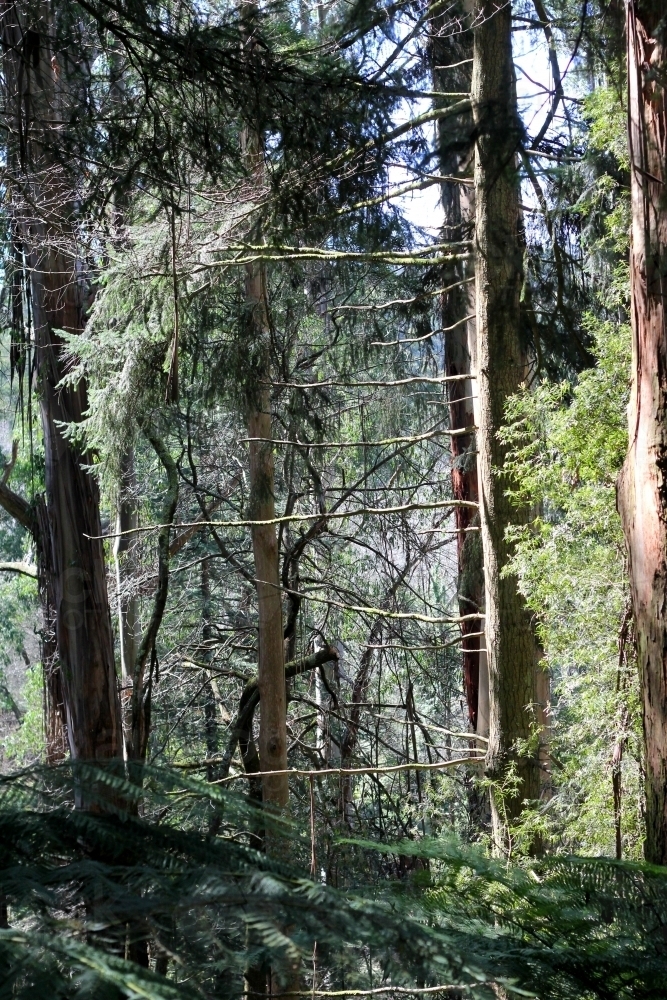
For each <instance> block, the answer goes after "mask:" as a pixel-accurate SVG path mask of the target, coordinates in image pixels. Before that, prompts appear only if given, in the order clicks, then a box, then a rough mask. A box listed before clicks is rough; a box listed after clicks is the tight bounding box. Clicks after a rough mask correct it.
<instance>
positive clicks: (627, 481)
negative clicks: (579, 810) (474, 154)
mask: <svg viewBox="0 0 667 1000" xmlns="http://www.w3.org/2000/svg"><path fill="white" fill-rule="evenodd" d="M664 13H665V8H664V3H663V2H662V0H641V2H629V3H628V5H627V41H628V92H629V100H628V111H629V147H630V161H631V194H632V243H631V253H630V277H631V289H632V343H633V360H632V390H631V398H630V406H629V409H628V416H629V431H630V442H629V450H628V454H627V456H626V459H625V463H624V465H623V469H622V471H621V475H620V478H619V483H618V508H619V511H620V514H621V518H622V521H623V528H624V532H625V538H626V542H627V550H628V567H629V574H630V587H631V593H632V605H633V612H634V618H635V628H636V634H637V658H638V664H639V675H640V682H641V691H642V706H643V722H644V740H645V746H646V842H645V854H646V859H647V860H648V861H651V862H654V863H656V864H661V865H664V864H667V674H666V672H665V663H666V662H667V480H666V478H665V471H666V470H667V327H666V323H665V295H666V294H667V277H666V275H667V211H666V207H665V190H666V187H665V185H666V183H667V102H666V99H665V72H666V70H667V65H666V61H665V41H664ZM661 21H662V24H661Z"/></svg>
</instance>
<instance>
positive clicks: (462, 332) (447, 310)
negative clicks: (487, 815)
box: [431, 9, 486, 730]
mask: <svg viewBox="0 0 667 1000" xmlns="http://www.w3.org/2000/svg"><path fill="white" fill-rule="evenodd" d="M459 16H460V18H461V20H462V21H463V22H464V23H465V20H466V13H465V11H464V10H461V11H460V13H459ZM450 21H451V10H449V9H448V10H447V12H446V13H445V14H444V15H442V14H441V15H440V16H436V17H435V18H434V20H433V24H432V32H433V36H432V39H431V59H432V64H433V71H432V73H433V89H434V90H435V91H436V92H441V93H446V92H449V91H456V92H459V91H461V92H465V91H467V90H469V89H470V64H469V63H468V62H467V60H468V59H469V58H470V57H471V56H472V34H471V32H470V31H469V30H468V31H461V32H457V33H452V31H451V23H450ZM449 65H452V66H453V67H454V68H453V69H448V68H447V67H448V66H449ZM459 121H460V125H459V131H455V132H453V131H452V125H451V124H450V123H448V122H444V121H440V122H438V126H437V128H438V132H437V135H438V152H439V160H440V172H441V174H442V175H443V176H444V177H451V176H456V175H458V174H460V175H464V174H465V173H468V171H469V168H470V166H471V163H470V160H471V151H472V138H471V137H472V131H473V129H472V116H471V115H470V116H469V115H462V116H461V118H460V119H459ZM441 201H442V207H443V211H444V215H445V227H444V231H443V240H444V241H453V242H458V241H461V240H465V239H470V237H471V231H472V229H473V223H474V212H475V207H474V191H473V189H472V187H471V186H469V185H463V184H457V183H456V182H453V181H445V182H443V183H442V184H441ZM473 276H474V265H472V264H471V263H470V262H463V261H461V262H457V263H455V264H453V265H451V266H450V267H449V268H447V269H446V270H445V271H444V273H443V284H444V285H445V286H446V287H450V286H452V285H455V284H457V282H460V283H461V284H459V286H458V287H455V288H452V289H451V291H449V292H447V293H445V294H444V295H443V298H442V302H441V306H442V325H443V327H446V328H447V333H446V335H445V371H446V374H447V375H452V376H460V375H470V374H471V373H472V374H473V375H474V368H475V364H474V359H475V357H476V354H477V344H476V337H477V333H476V327H475V320H474V312H475V295H474V285H473V282H472V281H471V280H470V279H471V278H472V277H473ZM466 279H468V282H467V283H465V284H464V282H466ZM475 397H476V380H475V379H474V378H470V379H460V380H457V381H455V382H450V383H449V384H448V398H449V421H450V424H449V425H450V429H451V430H458V431H461V430H464V429H465V428H470V427H474V426H475V423H476V419H475V418H476V414H475V405H474V403H475ZM450 448H451V461H452V472H451V476H452V495H453V497H454V499H455V500H471V501H474V502H475V503H476V502H477V501H478V499H479V490H478V485H477V457H476V450H477V446H476V439H475V434H474V433H468V434H453V435H451V437H450ZM454 516H455V519H456V532H457V534H456V551H457V559H458V595H459V611H460V614H461V616H462V617H463V616H468V615H471V614H473V613H474V612H475V611H483V610H484V569H483V562H482V547H481V542H480V539H479V532H477V531H474V530H473V531H468V530H467V529H469V528H475V527H477V526H478V523H479V519H478V517H477V514H476V512H475V511H474V510H473V509H472V508H465V507H457V508H456V509H455V511H454ZM483 630H484V626H483V619H481V618H479V619H474V618H470V619H468V620H467V621H465V622H463V623H462V624H461V632H462V634H463V642H462V650H461V651H462V661H463V663H462V665H463V690H464V693H465V697H466V704H467V708H468V720H469V722H470V726H471V728H472V729H473V730H477V721H478V701H479V685H480V676H479V675H480V649H483V648H484V639H483V636H480V634H479V633H480V632H483ZM485 667H486V661H485V660H484V662H483V668H484V669H485Z"/></svg>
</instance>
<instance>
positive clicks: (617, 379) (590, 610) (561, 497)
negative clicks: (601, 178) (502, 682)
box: [504, 318, 642, 857]
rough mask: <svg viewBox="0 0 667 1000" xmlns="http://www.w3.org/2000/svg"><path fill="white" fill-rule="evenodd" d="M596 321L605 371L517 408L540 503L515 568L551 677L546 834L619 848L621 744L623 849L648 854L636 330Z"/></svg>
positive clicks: (595, 848)
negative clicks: (633, 635)
mask: <svg viewBox="0 0 667 1000" xmlns="http://www.w3.org/2000/svg"><path fill="white" fill-rule="evenodd" d="M588 324H589V329H590V331H591V335H592V337H593V338H594V343H595V348H594V351H595V355H596V359H597V363H596V365H595V367H594V368H592V369H589V370H588V371H585V372H582V374H581V375H580V376H579V379H578V381H577V383H576V384H574V385H571V384H567V383H563V384H561V385H558V386H554V385H550V384H548V383H543V384H542V385H540V386H538V387H537V388H536V389H535V390H534V391H528V390H526V391H524V392H523V393H522V394H520V395H519V396H517V397H515V398H514V399H513V400H512V402H511V404H510V406H509V408H508V413H507V418H508V424H509V426H508V428H507V429H506V431H505V432H504V437H505V440H506V442H507V443H509V444H510V446H511V448H512V456H511V461H510V468H511V475H512V487H511V488H512V492H513V495H514V496H516V497H517V499H521V500H522V501H524V502H526V501H527V502H528V503H530V504H532V505H534V507H535V508H536V509H537V510H539V511H540V513H539V515H538V516H537V517H536V518H535V519H534V520H533V522H532V523H531V524H530V525H529V526H528V527H526V528H524V529H522V530H521V531H519V532H518V533H516V534H515V535H514V542H515V546H516V548H515V556H514V562H513V569H514V571H515V572H516V573H517V574H518V576H519V580H520V584H521V588H522V590H523V592H524V593H525V595H526V598H527V601H528V605H529V607H530V608H531V610H532V611H533V612H534V614H535V616H536V620H537V623H538V631H539V634H540V637H541V640H542V643H543V646H544V650H545V658H546V665H547V666H548V668H549V669H550V671H551V674H552V683H553V705H552V732H551V740H552V743H551V755H552V759H553V767H552V780H553V783H554V796H553V798H552V799H551V800H550V801H549V802H548V803H547V804H546V805H545V806H543V807H542V817H541V819H542V821H543V822H544V824H545V830H546V832H547V834H548V836H549V838H550V839H552V841H553V846H554V847H560V848H561V849H564V850H580V851H584V852H594V853H597V852H599V853H604V854H606V853H611V852H613V843H614V809H613V800H612V782H611V779H612V757H613V752H614V747H615V746H617V745H619V746H622V748H623V750H624V752H625V754H626V756H625V759H624V763H623V771H622V776H623V813H622V830H623V843H624V850H625V851H626V852H627V853H628V854H629V855H630V856H631V857H638V856H639V855H640V852H641V841H642V831H641V820H640V814H639V801H640V794H641V792H640V770H641V731H640V723H639V710H638V692H637V679H636V669H635V664H634V659H633V655H632V645H631V642H630V641H629V640H628V639H627V634H626V633H627V621H626V622H625V626H626V628H625V630H623V625H624V619H625V616H626V613H627V599H628V598H627V581H626V578H625V573H624V548H623V538H622V531H621V524H620V519H619V517H618V514H617V512H616V492H615V484H616V477H617V475H618V472H619V470H620V467H621V464H622V461H623V459H624V457H625V451H626V447H627V424H626V416H625V407H626V404H627V398H628V381H627V376H625V375H624V373H625V372H628V370H629V360H630V332H629V329H628V327H627V326H626V325H622V326H615V325H613V324H611V323H596V322H595V321H594V320H593V319H592V318H589V320H588ZM622 631H623V634H624V636H625V639H624V640H623V641H624V645H623V647H622V648H621V649H620V650H619V635H620V634H621V632H622Z"/></svg>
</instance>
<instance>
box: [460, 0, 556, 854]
mask: <svg viewBox="0 0 667 1000" xmlns="http://www.w3.org/2000/svg"><path fill="white" fill-rule="evenodd" d="M476 14H477V17H476V26H475V31H474V57H473V58H474V62H473V79H472V104H473V116H474V122H475V131H476V143H475V240H476V261H475V279H476V322H477V383H478V393H479V428H478V433H477V441H478V452H479V455H478V464H479V489H480V497H479V499H480V522H481V529H482V546H483V551H484V577H485V606H486V610H485V613H486V621H485V631H486V646H487V657H488V670H489V747H488V753H487V760H486V767H487V774H488V776H489V777H490V778H491V779H492V780H493V786H492V793H491V812H492V822H493V833H494V841H495V848H496V850H497V851H502V850H505V849H506V848H507V846H508V843H509V841H508V833H507V831H508V826H509V824H510V823H511V822H512V821H513V820H515V819H516V818H517V817H518V816H519V815H520V813H521V810H522V805H523V802H524V800H525V799H535V798H537V797H538V796H539V792H540V780H539V761H538V754H537V750H536V749H535V752H533V751H532V749H527V747H529V746H532V744H533V743H535V742H536V739H535V726H534V720H533V713H532V710H531V709H532V706H533V703H534V678H535V667H536V663H537V661H538V649H537V645H536V642H535V637H534V633H533V629H532V627H531V622H530V618H529V615H528V613H527V610H526V607H525V604H524V601H523V598H522V596H521V594H520V593H519V590H518V584H517V579H516V577H515V576H514V575H510V574H507V573H506V572H505V570H506V568H507V566H508V563H509V561H510V559H511V547H510V544H509V543H508V540H507V529H508V528H509V527H510V526H512V525H516V524H518V523H522V522H525V520H526V519H527V518H528V517H529V513H530V512H529V511H528V510H527V509H525V510H520V509H517V508H516V507H515V506H514V505H513V503H512V502H511V501H510V500H509V499H508V497H507V495H506V491H507V488H508V483H507V480H506V478H505V476H504V474H503V473H504V468H505V462H506V449H505V447H504V446H503V445H502V444H501V442H500V441H499V440H498V431H499V430H500V428H501V426H502V424H503V420H504V410H505V404H506V401H507V399H508V398H509V396H510V395H512V393H514V392H516V390H517V389H518V388H519V386H520V384H521V382H522V381H523V379H524V378H525V375H526V371H525V354H524V352H523V351H522V349H521V343H520V338H519V296H520V291H521V284H522V257H523V246H522V238H521V232H520V210H519V177H518V173H517V151H518V149H519V146H520V142H521V138H522V128H521V123H520V120H519V116H518V113H517V107H516V89H515V81H514V70H513V63H512V9H511V5H510V4H505V5H504V6H501V7H498V6H497V5H496V4H495V3H494V2H493V0H482V2H480V3H479V4H478V6H477V11H476ZM523 741H525V742H523Z"/></svg>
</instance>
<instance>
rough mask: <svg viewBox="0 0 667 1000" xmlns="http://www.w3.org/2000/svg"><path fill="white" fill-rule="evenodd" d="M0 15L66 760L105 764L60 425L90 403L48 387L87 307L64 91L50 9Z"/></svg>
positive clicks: (90, 542)
mask: <svg viewBox="0 0 667 1000" xmlns="http://www.w3.org/2000/svg"><path fill="white" fill-rule="evenodd" d="M0 11H1V19H2V42H3V49H4V54H5V58H4V70H5V80H4V82H5V87H6V107H7V108H8V109H9V110H8V116H9V118H10V120H9V122H8V126H9V134H10V136H11V137H19V141H18V145H17V146H16V147H13V146H11V144H10V146H11V148H10V149H9V150H8V163H9V164H10V165H11V167H12V168H13V169H14V170H15V171H16V173H17V175H18V180H19V182H20V183H18V184H17V185H16V186H15V187H14V188H12V187H11V185H10V190H11V196H12V211H13V214H14V221H15V224H16V226H17V229H18V231H19V232H20V234H21V239H22V243H23V252H24V255H25V260H24V261H23V262H22V263H23V264H24V266H26V268H27V271H28V274H29V282H30V304H31V310H32V335H33V338H34V350H35V367H36V373H37V375H36V378H37V385H38V390H39V398H40V409H41V415H42V426H43V432H44V449H45V480H46V514H47V516H46V518H45V519H44V521H45V524H44V526H43V535H42V539H41V541H42V551H41V557H42V559H43V565H44V572H45V576H46V580H47V587H48V593H49V598H50V602H51V607H52V608H53V613H54V616H55V635H56V642H57V647H58V657H59V662H60V683H61V688H62V696H63V702H64V707H65V716H66V720H67V739H68V743H69V748H70V753H71V755H72V758H73V759H74V760H104V759H109V758H115V757H118V756H120V752H121V728H120V711H119V699H118V689H117V682H116V673H115V665H114V653H113V636H112V631H111V615H110V612H109V601H108V595H107V584H106V570H105V565H104V549H103V543H102V540H101V534H102V530H101V523H100V511H99V493H98V489H97V485H96V483H95V481H94V480H93V478H92V477H91V476H90V475H89V474H88V472H87V471H86V469H85V466H86V465H89V464H92V456H91V455H82V454H80V453H79V452H78V451H77V449H76V447H75V446H73V445H72V444H71V443H70V442H68V441H67V440H66V439H65V438H64V437H63V425H67V424H70V423H72V422H74V423H78V422H80V421H81V419H82V415H83V413H84V412H85V411H86V409H87V406H88V402H87V398H86V387H85V385H83V384H79V385H78V386H76V387H74V386H66V387H64V388H58V385H59V383H60V381H61V379H62V377H63V375H64V374H65V367H64V362H63V347H64V345H63V341H62V339H61V337H60V336H58V334H57V333H56V331H58V330H66V331H67V332H69V333H79V332H80V331H81V330H82V329H83V325H84V305H85V290H84V283H83V280H82V275H81V272H80V269H79V267H78V261H77V256H76V241H75V236H74V233H73V231H72V230H71V227H70V224H69V217H70V215H71V212H72V209H71V196H70V194H69V191H68V188H67V184H66V183H65V180H64V178H63V175H62V171H61V170H59V168H58V166H57V164H56V162H55V161H54V158H53V156H52V153H51V151H50V142H49V140H51V139H52V138H53V136H54V135H55V134H56V131H57V127H58V122H59V121H60V120H61V119H62V117H63V108H64V107H65V106H66V102H67V96H68V95H67V91H66V87H67V82H66V81H65V80H63V79H62V74H61V69H60V66H59V63H58V57H57V54H56V53H54V52H52V51H51V49H50V42H49V39H50V38H52V37H54V32H53V30H52V29H53V25H52V11H51V7H50V5H49V4H46V3H44V4H42V5H40V6H39V7H38V8H37V9H36V11H35V13H34V19H33V20H31V21H30V23H29V24H23V23H22V22H21V12H20V11H19V8H18V7H17V5H15V4H12V3H5V4H3V5H2V7H1V8H0ZM24 191H25V192H28V194H29V197H28V199H27V200H23V199H22V192H24Z"/></svg>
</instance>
